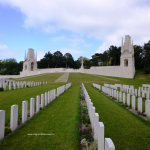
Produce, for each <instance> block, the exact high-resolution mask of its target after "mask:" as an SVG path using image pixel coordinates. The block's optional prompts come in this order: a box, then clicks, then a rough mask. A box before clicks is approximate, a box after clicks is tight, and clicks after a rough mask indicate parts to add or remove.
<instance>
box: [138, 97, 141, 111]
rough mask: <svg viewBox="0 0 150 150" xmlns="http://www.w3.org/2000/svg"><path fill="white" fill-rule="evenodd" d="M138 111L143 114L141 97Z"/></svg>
mask: <svg viewBox="0 0 150 150" xmlns="http://www.w3.org/2000/svg"><path fill="white" fill-rule="evenodd" d="M138 111H140V112H141V113H142V98H141V97H139V98H138Z"/></svg>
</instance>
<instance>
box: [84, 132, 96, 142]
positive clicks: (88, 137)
mask: <svg viewBox="0 0 150 150" xmlns="http://www.w3.org/2000/svg"><path fill="white" fill-rule="evenodd" d="M84 138H85V139H86V140H88V141H90V142H91V141H93V140H94V139H93V137H92V135H91V134H90V133H87V134H84V135H83V136H82V139H84Z"/></svg>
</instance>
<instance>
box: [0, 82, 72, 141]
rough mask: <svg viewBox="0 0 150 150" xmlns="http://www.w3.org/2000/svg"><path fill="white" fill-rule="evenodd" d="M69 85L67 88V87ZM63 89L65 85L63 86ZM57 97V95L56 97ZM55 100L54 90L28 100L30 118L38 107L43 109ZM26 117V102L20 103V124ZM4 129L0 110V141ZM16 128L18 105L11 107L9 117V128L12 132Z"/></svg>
mask: <svg viewBox="0 0 150 150" xmlns="http://www.w3.org/2000/svg"><path fill="white" fill-rule="evenodd" d="M68 85H69V86H68ZM70 86H71V83H69V84H67V85H66V89H68V88H69V87H70ZM64 87H65V85H64ZM57 96H58V95H57ZM55 98H56V89H54V90H51V91H48V92H45V94H41V98H40V96H39V95H38V96H36V99H35V98H31V99H30V118H31V117H33V116H34V114H35V113H38V112H39V111H40V107H42V108H44V107H45V106H47V105H48V104H49V103H51V102H52V101H53V100H54V99H55ZM35 101H36V110H35ZM27 116H28V101H23V102H22V123H25V122H26V121H27V119H28V118H27ZM4 127H5V110H0V140H2V139H3V138H4ZM17 127H18V105H12V106H11V115H10V128H11V130H12V131H14V130H16V129H17Z"/></svg>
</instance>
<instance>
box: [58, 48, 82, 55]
mask: <svg viewBox="0 0 150 150" xmlns="http://www.w3.org/2000/svg"><path fill="white" fill-rule="evenodd" d="M59 51H61V52H62V53H63V55H64V54H65V53H71V54H72V55H76V54H83V51H81V50H76V49H69V48H61V49H59Z"/></svg>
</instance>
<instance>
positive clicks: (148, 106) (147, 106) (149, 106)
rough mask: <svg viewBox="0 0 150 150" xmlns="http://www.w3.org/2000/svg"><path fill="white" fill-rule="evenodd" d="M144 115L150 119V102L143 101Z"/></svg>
mask: <svg viewBox="0 0 150 150" xmlns="http://www.w3.org/2000/svg"><path fill="white" fill-rule="evenodd" d="M145 113H146V115H147V117H150V100H146V101H145Z"/></svg>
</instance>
